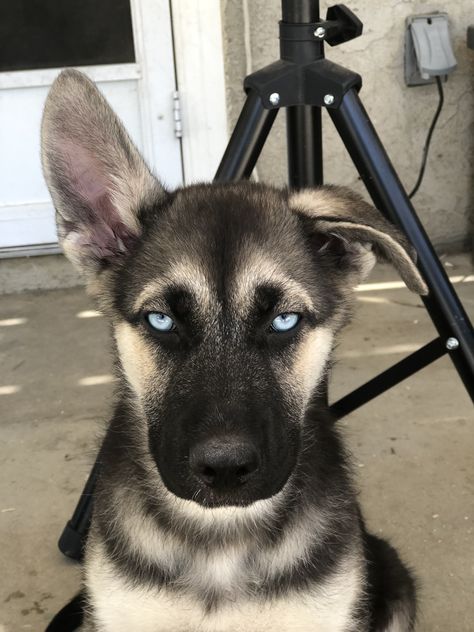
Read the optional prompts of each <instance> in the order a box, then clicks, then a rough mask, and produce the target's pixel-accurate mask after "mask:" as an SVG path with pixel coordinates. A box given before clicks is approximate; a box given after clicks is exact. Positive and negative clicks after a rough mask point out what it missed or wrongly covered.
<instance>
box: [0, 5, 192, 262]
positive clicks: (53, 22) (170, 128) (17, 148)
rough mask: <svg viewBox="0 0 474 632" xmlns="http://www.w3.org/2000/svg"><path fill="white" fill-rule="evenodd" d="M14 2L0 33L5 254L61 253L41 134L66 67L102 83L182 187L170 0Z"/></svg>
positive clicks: (155, 161)
mask: <svg viewBox="0 0 474 632" xmlns="http://www.w3.org/2000/svg"><path fill="white" fill-rule="evenodd" d="M6 4H8V6H10V7H11V10H10V9H9V10H8V11H9V14H10V17H9V18H8V19H7V20H5V19H4V18H3V19H2V22H3V23H2V25H0V256H1V255H2V253H3V254H4V255H5V254H8V253H10V254H11V253H12V252H18V253H21V252H22V251H25V250H26V251H32V252H34V251H35V250H37V251H38V252H41V251H43V252H45V251H48V250H51V249H52V250H54V246H55V244H56V242H57V238H56V231H55V225H54V211H53V207H52V204H51V200H50V198H49V194H48V191H47V189H46V186H45V184H44V181H43V177H42V173H41V165H40V153H39V152H40V149H39V141H40V139H39V132H40V121H41V114H42V109H43V104H44V101H45V98H46V95H47V93H48V89H49V87H50V86H51V83H52V82H53V80H54V78H55V77H56V75H57V74H58V72H59V71H60V69H61V68H62V67H65V66H74V67H75V68H79V69H80V70H82V71H83V72H85V73H86V74H88V75H89V77H91V79H93V80H94V81H95V82H96V83H97V84H98V86H99V88H100V89H101V90H102V92H103V93H104V95H105V96H106V98H107V99H108V100H109V101H110V103H111V104H112V107H113V108H114V109H115V111H116V112H117V113H118V114H119V116H120V117H121V119H122V120H123V122H124V123H125V126H126V128H127V129H128V131H129V132H130V134H131V136H132V138H133V139H134V141H135V143H136V144H137V146H138V147H139V148H140V149H141V151H142V152H143V154H144V156H145V158H146V159H147V161H148V163H149V164H150V165H151V166H152V168H153V169H154V171H155V172H156V173H159V175H160V178H162V179H163V181H164V182H165V184H167V185H169V186H176V185H179V184H181V183H182V179H183V174H182V157H181V146H180V141H179V139H178V138H176V135H175V131H174V117H173V93H174V91H175V89H176V85H175V69H174V58H173V38H172V30H171V17H170V6H169V0H81V2H76V0H47V2H44V3H43V2H41V3H24V2H18V3H17V2H16V0H8V3H6ZM38 7H39V9H38ZM3 13H4V12H2V15H3Z"/></svg>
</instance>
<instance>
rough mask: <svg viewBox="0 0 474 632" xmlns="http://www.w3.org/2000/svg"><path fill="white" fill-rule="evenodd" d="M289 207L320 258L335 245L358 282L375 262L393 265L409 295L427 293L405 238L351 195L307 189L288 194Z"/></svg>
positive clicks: (343, 190) (327, 188)
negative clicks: (317, 249)
mask: <svg viewBox="0 0 474 632" xmlns="http://www.w3.org/2000/svg"><path fill="white" fill-rule="evenodd" d="M289 204H290V208H291V209H292V210H294V211H295V212H296V213H297V214H298V215H299V216H300V217H301V219H302V221H303V222H304V223H305V225H306V227H307V229H308V230H310V232H311V233H312V234H313V236H314V237H315V239H314V243H316V244H317V248H319V249H320V252H321V255H323V253H324V252H325V251H328V253H329V252H330V251H331V250H333V251H334V249H335V248H334V242H336V243H337V246H336V248H337V249H338V252H339V253H341V251H342V253H343V255H341V256H343V258H344V261H345V263H347V262H349V265H350V267H351V269H352V270H354V271H355V273H356V275H357V281H358V282H360V281H362V280H363V279H364V278H365V277H366V276H367V275H368V273H369V272H370V270H371V269H372V267H373V265H374V263H375V260H376V258H378V259H380V260H382V261H388V262H390V263H392V264H393V266H394V267H395V268H396V269H397V270H398V272H399V273H400V276H401V277H402V279H403V280H404V281H405V283H406V285H407V287H408V288H409V289H410V290H412V292H416V293H417V294H427V293H428V289H427V287H426V284H425V282H424V281H423V279H422V277H421V275H420V273H419V272H418V269H417V267H416V265H415V260H416V253H415V251H414V249H413V247H412V246H411V245H410V244H409V242H408V240H407V239H406V237H405V236H404V235H403V234H402V233H401V232H400V231H399V230H397V229H396V228H395V227H394V226H393V225H392V224H390V223H389V222H387V221H386V220H385V219H384V217H383V216H382V215H381V213H379V211H377V209H375V208H374V207H373V206H371V205H370V204H367V202H365V201H364V200H363V198H361V197H360V196H359V195H357V194H356V193H354V192H353V191H350V190H349V189H346V188H344V187H335V186H325V187H321V188H317V189H306V190H302V191H299V192H296V193H293V194H290V198H289Z"/></svg>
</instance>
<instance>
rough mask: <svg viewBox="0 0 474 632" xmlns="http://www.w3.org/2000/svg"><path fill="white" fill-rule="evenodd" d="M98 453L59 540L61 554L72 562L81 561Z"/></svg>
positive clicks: (88, 522) (97, 471) (96, 474)
mask: <svg viewBox="0 0 474 632" xmlns="http://www.w3.org/2000/svg"><path fill="white" fill-rule="evenodd" d="M99 462H100V452H99V454H98V455H97V459H96V462H95V463H94V467H93V468H92V470H91V473H90V474H89V478H88V479H87V482H86V484H85V487H84V489H83V491H82V494H81V496H80V498H79V502H78V503H77V506H76V508H75V510H74V513H73V514H72V517H71V519H70V520H68V523H67V524H66V526H65V527H64V530H63V532H62V534H61V537H60V538H59V542H58V547H59V550H60V551H61V553H63V554H64V555H66V557H70V558H72V559H73V560H81V559H82V554H83V551H84V544H85V542H86V538H87V533H88V531H89V525H90V521H91V515H92V500H93V493H94V487H95V483H96V480H97V476H98V473H99Z"/></svg>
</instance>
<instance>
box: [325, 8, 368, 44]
mask: <svg viewBox="0 0 474 632" xmlns="http://www.w3.org/2000/svg"><path fill="white" fill-rule="evenodd" d="M326 24H327V26H328V28H327V29H326V37H325V38H324V39H325V40H326V42H327V43H328V44H330V45H331V46H337V45H338V44H342V43H343V42H348V41H349V40H351V39H354V38H355V37H359V35H362V28H363V24H362V22H361V21H360V20H359V18H358V17H357V16H356V14H355V13H353V12H352V11H351V10H350V9H349V8H348V7H346V5H345V4H335V5H334V6H332V7H329V8H328V10H327V13H326ZM323 26H324V24H323Z"/></svg>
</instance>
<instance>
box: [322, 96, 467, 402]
mask: <svg viewBox="0 0 474 632" xmlns="http://www.w3.org/2000/svg"><path fill="white" fill-rule="evenodd" d="M328 111H329V114H330V116H331V118H332V120H333V122H334V124H335V126H336V128H337V130H338V132H339V135H340V136H341V138H342V140H343V142H344V144H345V146H346V148H347V150H348V151H349V154H350V155H351V158H352V160H353V162H354V164H355V166H356V168H357V170H358V171H359V173H360V175H361V177H362V179H363V181H364V183H365V185H366V187H367V190H368V192H369V194H370V196H371V197H372V199H373V201H374V204H375V205H376V206H377V208H378V209H379V210H380V211H381V212H382V213H383V214H384V215H386V216H387V217H388V218H389V219H390V220H392V221H393V222H394V223H395V224H398V225H399V226H401V228H402V229H403V230H404V231H405V233H406V234H407V236H408V238H409V239H410V241H411V243H412V244H413V246H414V247H415V249H416V251H417V253H418V265H419V268H420V271H421V273H422V274H423V277H424V279H425V281H426V283H427V285H428V287H429V289H430V293H429V295H428V296H427V297H423V301H424V303H425V306H426V309H427V310H428V313H429V314H430V316H431V319H432V321H433V324H434V326H435V327H436V329H437V330H438V333H439V335H440V337H441V340H443V341H444V343H446V340H447V339H448V338H449V337H454V338H455V339H456V340H457V342H458V346H457V348H455V349H450V353H449V355H450V356H451V360H452V361H453V364H454V366H455V367H456V369H457V371H458V373H459V375H460V377H461V379H462V381H463V382H464V385H465V387H466V390H467V391H468V393H469V395H470V396H471V398H472V399H474V335H473V330H472V325H471V323H470V322H469V318H468V316H467V314H466V312H465V311H464V308H463V306H462V304H461V302H460V301H459V298H458V296H457V294H456V292H455V291H454V289H453V286H452V285H451V283H450V281H449V279H448V277H447V275H446V272H445V270H444V268H443V266H442V265H441V262H440V261H439V259H438V257H437V255H436V253H435V251H434V249H433V246H432V245H431V243H430V241H429V239H428V236H427V234H426V232H425V230H424V228H423V226H422V225H421V222H420V220H419V219H418V217H417V215H416V213H415V210H414V208H413V206H412V204H411V202H410V200H409V199H408V196H407V194H406V192H405V190H404V188H403V185H402V183H401V182H400V180H399V179H398V176H397V174H396V172H395V170H394V168H393V166H392V164H391V162H390V159H389V157H388V156H387V153H386V152H385V149H384V147H383V145H382V143H381V141H380V139H379V138H378V136H377V132H376V131H375V129H374V127H373V125H372V123H371V121H370V119H369V117H368V115H367V112H366V111H365V109H364V106H363V105H362V103H361V102H360V100H359V97H358V95H357V92H356V91H355V90H350V91H349V92H347V93H346V95H345V96H344V98H343V100H342V103H341V104H340V106H339V108H337V109H329V110H328Z"/></svg>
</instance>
